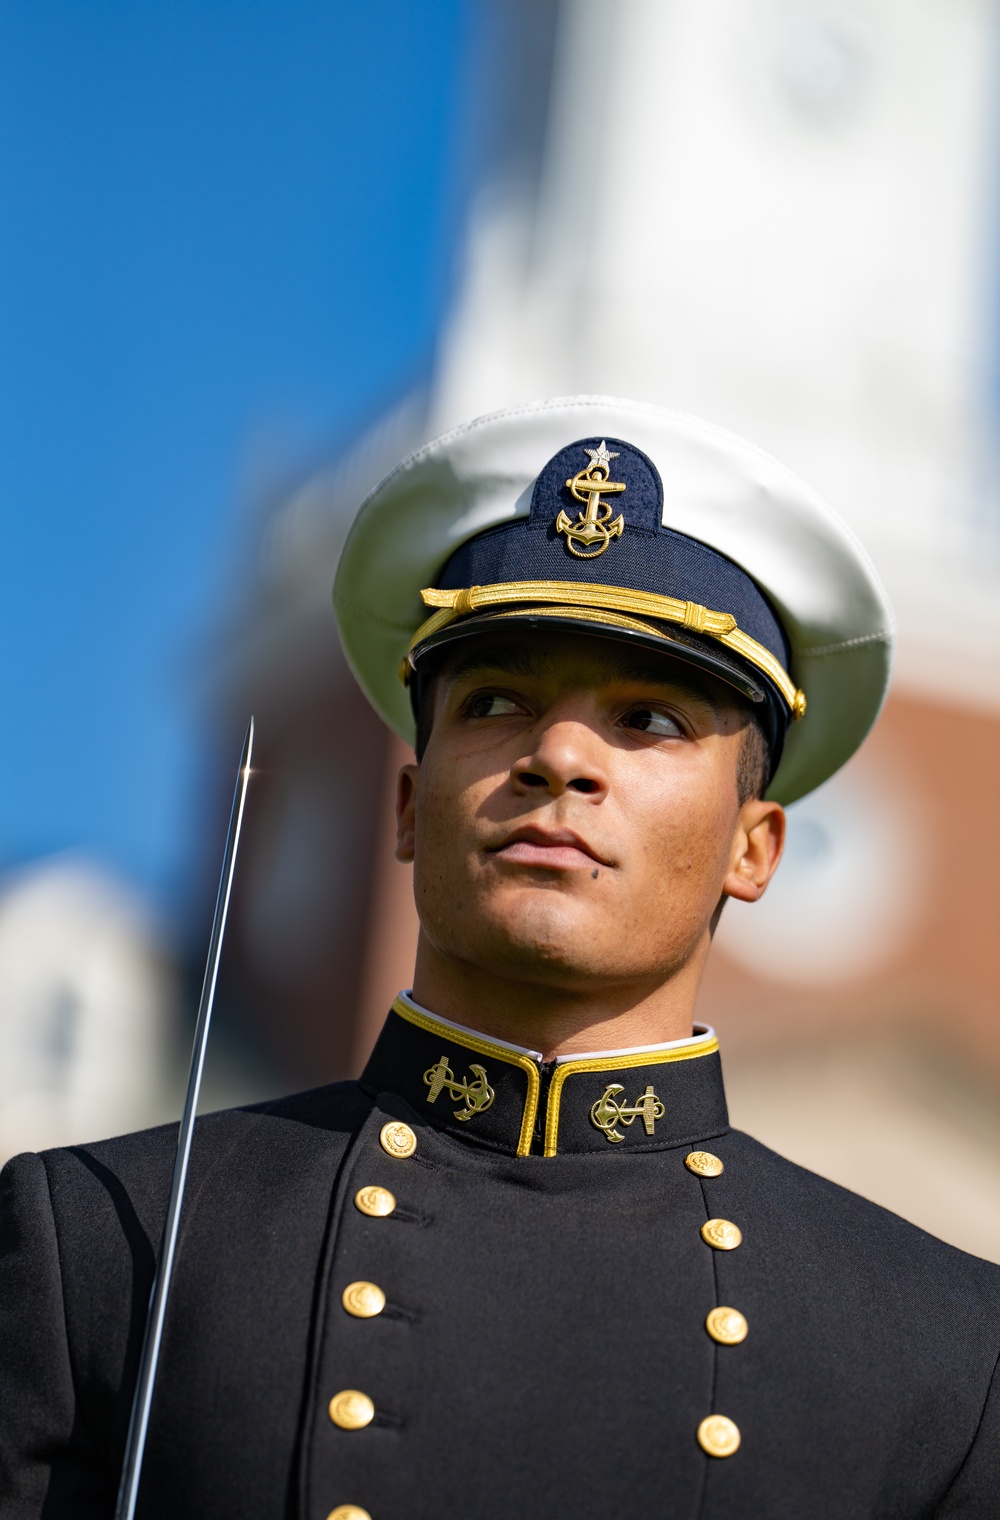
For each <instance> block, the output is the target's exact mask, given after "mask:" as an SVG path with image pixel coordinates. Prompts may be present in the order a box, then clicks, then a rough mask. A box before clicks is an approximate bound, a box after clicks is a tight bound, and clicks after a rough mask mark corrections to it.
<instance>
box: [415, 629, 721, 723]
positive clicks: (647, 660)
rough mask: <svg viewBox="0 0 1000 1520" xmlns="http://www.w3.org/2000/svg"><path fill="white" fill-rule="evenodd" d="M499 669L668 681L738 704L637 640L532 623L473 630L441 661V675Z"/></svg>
mask: <svg viewBox="0 0 1000 1520" xmlns="http://www.w3.org/2000/svg"><path fill="white" fill-rule="evenodd" d="M492 673H499V674H504V675H510V676H520V677H524V678H527V679H529V680H540V681H544V680H551V679H552V678H553V677H554V676H563V675H569V676H572V678H573V679H574V680H576V681H577V682H579V683H580V684H586V685H590V684H593V685H595V686H605V685H617V684H628V683H633V684H640V685H649V686H663V687H670V688H672V689H675V690H679V691H683V692H685V693H688V694H690V695H692V696H695V697H700V698H702V699H703V700H705V701H708V702H711V703H712V704H713V705H714V706H720V705H725V706H731V705H737V704H738V701H739V699H738V697H737V695H736V693H735V692H730V691H729V689H728V688H727V687H726V686H724V685H723V683H722V682H717V681H714V680H713V679H712V678H711V677H710V676H709V677H705V678H704V679H703V678H702V677H701V676H700V673H695V672H694V671H693V670H692V669H691V667H690V666H688V665H686V664H682V663H681V661H679V660H674V659H671V658H670V656H669V655H668V654H659V653H654V652H653V651H652V650H647V649H644V648H642V647H640V646H636V647H635V648H630V647H629V646H628V645H627V644H625V643H623V642H621V641H619V640H616V639H609V638H602V637H600V636H597V635H589V634H578V635H577V634H565V633H557V632H556V631H555V630H552V631H551V632H550V631H548V630H542V629H534V630H532V631H531V632H530V633H526V632H521V631H517V632H515V631H514V630H509V631H505V632H503V633H491V634H489V635H480V636H473V637H470V638H469V639H467V640H463V641H462V645H461V646H460V647H459V648H457V649H456V650H455V651H454V653H452V655H451V656H450V658H449V659H448V660H447V661H446V662H445V664H444V666H443V667H442V670H441V674H442V675H443V676H444V678H445V679H446V680H459V679H463V678H468V677H475V676H478V675H488V674H492Z"/></svg>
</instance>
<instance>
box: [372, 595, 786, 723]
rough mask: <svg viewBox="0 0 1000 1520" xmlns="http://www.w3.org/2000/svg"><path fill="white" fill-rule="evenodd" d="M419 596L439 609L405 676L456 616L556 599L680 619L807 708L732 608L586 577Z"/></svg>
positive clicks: (419, 636) (570, 605) (574, 607)
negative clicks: (420, 651)
mask: <svg viewBox="0 0 1000 1520" xmlns="http://www.w3.org/2000/svg"><path fill="white" fill-rule="evenodd" d="M420 595H421V597H422V598H423V601H424V605H425V606H426V607H436V608H438V611H437V612H433V613H432V614H431V616H430V617H429V618H427V619H426V621H425V622H423V623H421V625H420V627H419V628H418V629H417V631H416V633H415V634H414V635H413V638H412V639H411V640H410V647H409V649H408V651H407V658H406V659H405V660H404V661H403V666H402V668H401V671H400V674H401V675H402V676H403V678H404V680H405V679H406V677H407V676H408V675H409V669H410V656H411V655H412V654H413V651H414V650H415V649H416V648H417V646H418V644H422V643H423V642H424V640H425V639H428V638H430V637H431V635H432V634H435V633H437V632H438V631H439V630H440V629H442V628H446V627H447V626H448V624H449V623H453V622H454V621H455V620H456V618H460V617H468V615H469V614H470V613H472V612H479V611H481V610H482V609H483V608H486V607H503V606H508V605H509V604H510V603H511V602H550V603H551V602H556V603H559V604H560V606H559V610H560V611H563V610H565V611H566V612H570V613H572V612H576V611H578V609H580V608H599V609H602V610H606V611H608V612H612V613H618V614H621V613H625V614H632V615H633V616H635V615H638V616H640V617H641V616H645V617H652V618H656V619H657V620H658V621H659V622H661V623H677V624H679V625H680V626H681V627H682V628H686V629H688V630H689V632H691V633H705V634H708V636H709V637H710V638H713V639H717V640H718V641H719V643H720V644H724V645H725V646H726V648H727V649H732V650H733V651H734V652H735V653H736V654H739V655H742V656H743V658H744V659H745V660H748V661H749V662H750V664H751V665H756V667H757V669H758V670H762V671H763V672H764V674H765V675H766V676H767V677H768V678H769V679H770V680H771V681H773V682H774V685H775V686H776V687H777V688H778V690H779V691H780V692H781V695H782V696H783V697H784V699H785V701H786V702H787V703H788V706H789V710H790V711H791V714H792V717H793V718H801V717H802V715H803V713H804V712H805V710H806V698H805V692H803V691H801V690H800V689H799V688H798V687H797V686H796V685H795V682H794V681H793V680H792V679H791V678H790V677H789V675H788V672H787V671H786V670H785V668H784V666H782V665H781V664H780V663H779V661H778V660H776V659H775V657H774V655H773V654H772V653H771V651H770V650H769V649H765V648H764V646H763V644H758V643H757V640H756V639H752V638H751V637H750V635H749V634H748V633H743V632H742V631H741V629H740V628H739V627H738V626H737V623H736V619H735V618H734V617H733V615H732V613H731V612H712V611H711V609H710V608H708V607H702V606H701V605H700V603H698V602H682V601H681V600H680V599H679V597H676V596H660V595H658V594H657V593H656V592H654V591H632V590H630V589H629V587H627V586H591V585H589V584H588V583H587V582H585V581H500V582H498V583H497V584H496V585H493V586H463V587H462V588H461V589H459V590H456V591H442V590H440V589H439V588H438V587H437V586H428V587H427V588H426V590H424V591H421V593H420ZM539 610H540V611H541V609H539ZM530 611H531V609H530V608H529V607H525V608H524V609H523V611H522V612H521V613H520V614H508V616H515V615H520V616H525V615H527V614H528V613H529V612H530ZM543 615H544V614H543ZM549 615H550V616H551V615H553V614H551V613H550V614H549ZM583 615H584V616H586V614H583ZM591 616H593V615H592V614H591ZM593 620H594V621H595V622H596V621H600V619H596V618H595V619H593ZM608 621H609V622H610V623H612V624H616V623H618V622H622V623H624V622H625V619H621V618H609V619H608ZM633 626H634V628H635V630H636V631H640V632H646V633H653V634H655V633H656V632H657V630H656V629H655V628H650V627H649V626H648V624H640V623H636V624H634V625H633ZM404 672H405V674H404Z"/></svg>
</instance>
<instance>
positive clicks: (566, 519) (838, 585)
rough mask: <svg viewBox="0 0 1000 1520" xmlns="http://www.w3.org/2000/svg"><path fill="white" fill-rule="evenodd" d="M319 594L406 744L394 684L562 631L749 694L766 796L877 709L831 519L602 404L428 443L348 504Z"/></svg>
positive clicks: (868, 604) (854, 549) (652, 411)
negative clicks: (502, 636) (488, 643)
mask: <svg viewBox="0 0 1000 1520" xmlns="http://www.w3.org/2000/svg"><path fill="white" fill-rule="evenodd" d="M334 603H335V607H336V612H337V619H338V623H339V626H340V634H341V639H342V641H343V645H344V650H345V652H346V655H347V658H348V661H349V662H350V665H351V668H352V669H353V671H354V673H355V675H356V676H357V679H358V681H359V682H360V684H361V686H362V689H363V690H364V692H365V693H366V695H367V696H368V699H369V701H370V702H371V703H372V705H373V706H374V707H375V709H376V711H377V712H378V713H379V714H380V716H381V717H382V718H383V719H384V720H385V721H386V723H388V725H389V727H390V728H392V729H393V730H394V731H395V732H396V733H397V734H399V735H400V737H401V738H404V739H406V740H407V742H410V743H412V741H413V735H414V719H413V712H412V707H411V701H410V696H409V694H408V692H407V689H406V688H407V684H408V683H409V682H410V681H411V680H412V679H413V677H414V675H415V674H416V675H419V673H420V671H421V669H422V668H427V667H428V665H429V663H430V662H431V661H432V659H433V655H434V652H435V651H438V650H440V649H441V648H442V647H443V646H444V645H447V644H450V643H451V642H453V641H454V640H455V639H458V638H464V637H468V636H470V635H472V634H474V633H475V634H479V635H483V634H486V633H489V631H490V630H491V629H493V628H502V627H509V626H510V619H512V618H513V619H521V620H522V625H523V626H526V627H530V628H532V629H534V630H537V631H538V632H539V634H541V633H543V631H544V630H545V629H546V628H551V627H552V626H554V625H555V626H563V627H570V628H574V629H576V630H578V631H579V632H580V633H581V634H585V635H587V636H589V637H593V636H595V635H599V636H602V637H609V638H614V639H618V640H622V641H625V642H629V643H635V644H640V645H643V646H645V647H648V648H653V649H655V650H657V651H659V652H661V653H663V654H665V655H669V656H671V657H673V658H676V659H679V660H683V661H684V662H686V663H688V664H691V665H695V666H698V667H700V668H701V669H703V670H705V671H708V672H709V673H710V674H712V675H714V676H715V677H717V678H719V679H721V680H723V681H726V682H727V683H728V684H729V685H730V686H732V687H734V688H735V689H736V690H737V691H739V692H740V693H741V695H742V696H743V697H744V698H745V699H746V700H747V701H748V702H750V703H751V704H754V705H755V711H756V715H757V717H758V719H759V721H760V722H761V726H762V728H763V729H764V731H765V733H766V734H767V736H768V739H769V742H770V744H771V750H772V755H773V756H774V757H775V759H776V760H777V767H776V769H775V770H774V772H773V776H772V780H771V784H770V787H769V789H768V796H770V797H774V798H776V799H777V800H779V801H781V802H793V801H794V800H795V799H796V798H797V797H801V796H803V795H804V794H805V793H806V792H809V791H811V790H812V789H813V788H814V787H817V786H819V785H820V784H821V782H823V781H825V780H826V779H827V778H828V777H829V776H831V775H832V774H833V772H834V771H836V770H837V769H838V768H839V767H840V766H841V765H843V764H844V762H845V760H847V759H849V758H850V756H851V755H852V754H853V753H854V751H855V750H856V749H857V748H858V746H859V745H860V744H861V742H862V740H863V739H864V737H865V735H866V734H867V733H868V731H869V729H870V728H871V726H872V724H873V722H874V721H875V718H876V716H877V715H878V712H879V708H880V707H881V705H882V702H883V700H884V698H885V694H886V690H887V688H888V683H889V673H890V666H891V659H892V647H893V638H894V630H893V619H892V612H891V609H890V607H889V604H888V601H887V598H886V595H885V591H884V590H883V588H882V585H881V583H880V582H879V579H878V576H877V575H876V573H875V570H874V567H873V566H872V564H871V561H870V560H869V558H868V556H867V555H866V553H865V551H864V549H863V548H862V547H861V545H860V544H859V543H858V541H857V539H856V538H855V537H854V535H853V534H852V533H851V531H850V529H849V528H848V527H847V525H846V524H845V523H844V522H843V521H842V520H841V519H840V518H839V517H838V516H837V515H836V514H835V513H834V512H832V511H831V510H830V508H829V507H827V506H825V505H824V504H823V503H822V502H821V501H820V500H819V499H818V498H817V497H816V496H815V495H814V494H813V492H812V491H810V490H809V488H808V487H807V486H805V485H804V484H803V483H802V482H801V481H800V480H799V479H798V478H797V477H796V476H795V475H793V474H792V473H791V471H789V470H787V469H785V467H784V466H783V465H781V464H779V463H778V462H777V460H775V459H772V458H771V457H770V455H768V454H765V453H763V452H762V451H761V450H760V449H758V448H756V447H755V446H754V445H753V444H751V443H747V442H746V441H745V440H743V439H742V438H738V437H736V436H735V435H733V434H732V433H728V432H726V431H724V430H723V429H722V428H717V427H714V426H712V425H711V424H709V423H706V422H701V421H699V420H698V419H697V418H694V417H687V416H684V415H682V414H680V413H677V412H670V411H666V410H664V409H662V408H660V407H654V406H648V405H644V404H642V403H639V402H633V401H623V400H616V399H614V398H611V397H603V396H575V397H565V398H559V399H556V400H552V401H541V402H535V403H532V404H530V405H527V406H522V407H513V408H510V409H509V410H507V411H503V412H495V413H493V414H491V415H489V416H486V417H479V418H477V419H476V420H475V421H474V422H470V423H467V424H466V425H465V426H463V427H459V428H455V429H453V430H452V431H451V432H448V433H444V434H442V436H441V437H439V438H436V439H434V440H433V441H432V442H431V443H428V444H426V445H425V446H424V447H423V448H421V449H418V450H417V451H416V452H415V453H413V454H411V455H410V456H409V457H408V458H407V459H404V460H403V462H402V463H401V464H400V465H398V466H397V467H396V469H394V470H393V471H392V472H391V473H390V474H389V475H387V476H386V478H385V479H384V480H383V481H382V482H381V484H380V485H378V486H377V487H376V488H375V490H374V491H372V492H371V494H370V495H369V496H368V497H367V498H366V500H365V501H364V502H363V504H362V506H361V508H360V510H359V512H358V515H357V518H356V520H355V523H354V525H353V527H352V529H351V532H350V535H349V536H348V539H347V543H346V545H345V548H344V552H343V554H342V556H341V560H340V565H339V568H338V571H337V579H336V585H335V587H334Z"/></svg>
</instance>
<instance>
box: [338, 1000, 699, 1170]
mask: <svg viewBox="0 0 1000 1520" xmlns="http://www.w3.org/2000/svg"><path fill="white" fill-rule="evenodd" d="M718 1050H719V1045H718V1041H717V1040H716V1038H715V1033H714V1031H713V1030H712V1029H710V1028H709V1027H708V1026H707V1025H696V1026H695V1033H694V1034H693V1035H691V1036H689V1037H688V1038H687V1039H683V1040H668V1041H666V1042H665V1043H663V1044H659V1045H644V1046H631V1047H629V1048H627V1049H624V1050H607V1051H595V1052H593V1053H588V1054H584V1055H572V1056H557V1057H556V1059H555V1060H554V1061H550V1062H547V1061H544V1060H543V1059H542V1056H541V1054H540V1052H538V1051H536V1050H527V1049H525V1048H524V1047H522V1046H520V1045H513V1044H511V1043H510V1042H509V1041H506V1040H497V1039H492V1038H488V1037H487V1036H486V1035H482V1034H479V1033H478V1031H476V1030H473V1029H467V1028H465V1027H464V1026H463V1025H461V1024H455V1023H452V1021H451V1020H450V1019H443V1018H440V1017H439V1016H438V1015H437V1014H434V1013H431V1012H430V1011H429V1010H428V1009H426V1008H421V1006H420V1005H419V1003H415V1002H414V1001H413V999H412V997H410V996H409V995H408V994H407V993H400V995H399V996H398V997H397V998H396V1001H395V1002H394V1003H393V1005H392V1011H391V1012H390V1014H389V1016H388V1018H387V1019H386V1022H385V1025H384V1026H383V1029H382V1033H381V1034H380V1035H379V1038H378V1041H377V1043H376V1045H375V1049H374V1050H373V1052H372V1055H371V1058H370V1059H369V1061H368V1064H367V1066H366V1067H365V1069H364V1072H363V1073H362V1075H361V1083H362V1086H363V1087H365V1088H367V1089H368V1090H369V1091H371V1092H375V1093H378V1092H385V1091H388V1092H394V1093H398V1094H399V1095H400V1096H401V1097H403V1098H405V1099H406V1101H407V1102H408V1103H410V1104H411V1105H412V1106H413V1108H415V1109H416V1110H417V1112H418V1113H420V1114H421V1116H422V1117H425V1118H426V1119H427V1122H428V1123H429V1124H432V1125H434V1127H435V1128H437V1129H442V1130H445V1131H447V1132H448V1133H449V1134H451V1135H455V1136H457V1137H459V1138H461V1139H463V1140H467V1141H471V1142H473V1143H478V1144H480V1145H484V1146H488V1147H489V1148H490V1149H492V1150H499V1151H502V1152H505V1153H506V1154H508V1155H517V1156H529V1155H538V1154H544V1155H546V1156H555V1155H557V1154H559V1155H565V1154H568V1153H580V1152H587V1151H590V1152H598V1153H608V1154H611V1153H623V1152H624V1151H626V1150H662V1149H664V1148H666V1147H668V1146H673V1145H683V1144H688V1143H691V1142H693V1141H696V1140H704V1139H707V1138H708V1137H709V1136H710V1135H717V1134H719V1133H721V1132H722V1131H723V1130H725V1129H726V1128H727V1126H728V1116H727V1112H726V1100H725V1093H724V1091H723V1086H722V1071H721V1065H720V1062H719V1054H718ZM475 1058H478V1059H475Z"/></svg>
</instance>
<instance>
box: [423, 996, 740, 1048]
mask: <svg viewBox="0 0 1000 1520" xmlns="http://www.w3.org/2000/svg"><path fill="white" fill-rule="evenodd" d="M399 996H400V997H401V998H402V1000H403V1002H404V1003H406V1005H407V1007H409V1008H412V1009H413V1010H414V1011H415V1012H416V1013H423V1014H426V1016H427V1017H428V1018H431V1019H436V1020H437V1022H438V1023H439V1024H444V1025H445V1026H446V1028H448V1029H454V1031H455V1033H456V1034H464V1035H481V1034H482V1030H480V1029H469V1028H467V1026H466V1025H465V1024H456V1023H455V1022H454V1020H453V1019H445V1018H442V1017H441V1015H440V1014H439V1013H435V1012H434V1010H433V1009H432V1008H424V1007H423V1006H422V1004H420V1003H418V1002H416V1001H415V999H414V997H413V994H412V993H411V992H401V993H400V994H399ZM693 1030H694V1032H693V1034H690V1035H686V1036H685V1037H684V1039H682V1040H663V1041H661V1042H660V1044H658V1045H625V1046H622V1047H619V1048H616V1049H614V1050H584V1051H574V1052H573V1054H572V1055H566V1056H556V1061H555V1064H556V1065H557V1066H559V1065H560V1064H561V1063H562V1062H563V1061H596V1060H606V1059H607V1058H608V1057H609V1056H641V1055H644V1054H645V1053H646V1052H647V1051H649V1052H653V1051H658V1050H679V1049H680V1048H681V1046H683V1045H697V1044H698V1043H699V1042H700V1041H701V1040H704V1039H705V1038H706V1037H707V1038H710V1039H714V1037H715V1030H714V1029H713V1028H712V1027H711V1025H710V1024H695V1025H694V1026H693ZM487 1038H488V1039H489V1041H490V1043H491V1044H493V1045H500V1046H502V1048H503V1049H504V1050H510V1051H513V1053H514V1054H515V1055H518V1056H528V1057H529V1058H530V1059H531V1060H532V1061H538V1062H541V1061H543V1060H544V1056H543V1055H542V1053H541V1051H538V1050H528V1049H527V1048H526V1047H525V1046H524V1045H514V1044H512V1043H511V1041H510V1040H498V1039H497V1037H496V1035H493V1034H491V1035H489V1036H488V1037H487Z"/></svg>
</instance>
